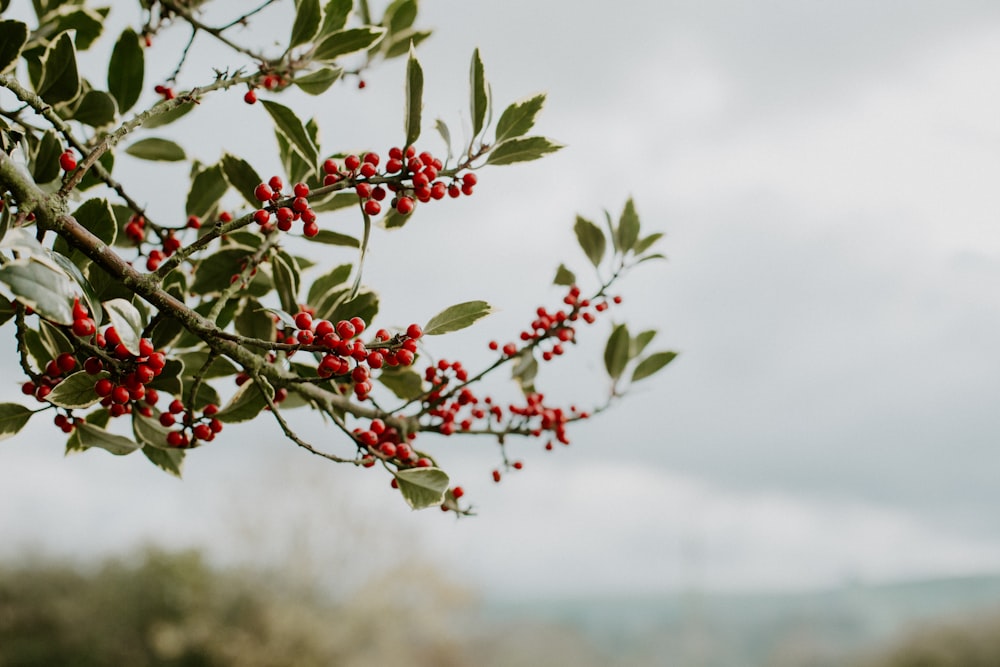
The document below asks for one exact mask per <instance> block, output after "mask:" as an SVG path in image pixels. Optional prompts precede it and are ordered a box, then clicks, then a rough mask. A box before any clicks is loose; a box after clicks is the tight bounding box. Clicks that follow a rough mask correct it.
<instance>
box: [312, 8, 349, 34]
mask: <svg viewBox="0 0 1000 667" xmlns="http://www.w3.org/2000/svg"><path fill="white" fill-rule="evenodd" d="M352 9H354V0H330V2H328V3H326V6H325V7H323V27H321V28H320V30H319V33H320V34H321V35H328V34H330V33H333V32H336V31H338V30H341V29H342V28H343V27H344V26H345V25H347V17H348V16H349V15H350V13H351V10H352Z"/></svg>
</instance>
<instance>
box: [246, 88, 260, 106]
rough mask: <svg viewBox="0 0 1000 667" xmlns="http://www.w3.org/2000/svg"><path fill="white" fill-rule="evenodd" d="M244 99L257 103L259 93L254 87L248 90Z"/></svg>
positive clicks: (250, 102)
mask: <svg viewBox="0 0 1000 667" xmlns="http://www.w3.org/2000/svg"><path fill="white" fill-rule="evenodd" d="M243 101H244V102H246V103H247V104H256V103H257V93H255V92H254V91H253V89H251V90H248V91H247V92H246V93H245V94H244V95H243Z"/></svg>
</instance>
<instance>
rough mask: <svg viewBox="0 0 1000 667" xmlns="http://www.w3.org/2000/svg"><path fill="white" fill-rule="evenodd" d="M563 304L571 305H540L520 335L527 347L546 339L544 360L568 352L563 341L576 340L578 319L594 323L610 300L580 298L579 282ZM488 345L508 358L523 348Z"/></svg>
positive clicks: (509, 344) (614, 299)
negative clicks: (554, 306) (547, 307)
mask: <svg viewBox="0 0 1000 667" xmlns="http://www.w3.org/2000/svg"><path fill="white" fill-rule="evenodd" d="M611 302H613V303H615V304H620V303H621V302H622V298H621V297H620V296H615V297H613V298H612V299H611ZM563 303H564V304H566V305H567V306H570V308H569V312H567V311H566V310H563V309H560V310H557V311H555V312H550V311H549V310H548V309H546V308H545V307H544V306H539V307H538V309H537V310H536V311H535V315H536V317H535V319H534V320H533V321H532V322H531V325H530V326H529V327H528V328H527V329H525V330H524V331H522V332H521V333H520V335H519V336H518V337H519V338H520V340H521V342H522V343H524V344H525V347H527V346H529V345H541V344H542V343H543V342H545V343H546V349H543V350H542V360H543V361H551V360H552V359H553V358H555V357H558V356H560V355H562V354H563V353H564V352H565V348H564V347H563V343H569V342H573V341H574V340H576V328H575V323H576V322H578V321H579V320H583V321H584V322H586V323H587V324H593V323H594V322H595V321H597V317H596V313H603V312H604V311H606V310H607V309H608V306H609V302H608V301H607V300H600V301H597V302H594V303H591V300H590V299H581V298H580V288H579V287H577V286H576V285H573V286H571V287H570V288H569V291H568V292H567V294H566V296H564V297H563ZM549 341H552V344H551V346H549V345H548V342H549ZM489 348H490V349H491V350H493V351H497V350H500V351H501V352H502V353H503V354H504V356H507V357H513V356H514V355H516V354H517V353H518V352H520V350H521V349H523V348H519V347H518V345H517V344H516V343H513V342H511V343H506V344H504V345H503V347H501V346H500V343H498V342H497V341H495V340H492V341H490V343H489Z"/></svg>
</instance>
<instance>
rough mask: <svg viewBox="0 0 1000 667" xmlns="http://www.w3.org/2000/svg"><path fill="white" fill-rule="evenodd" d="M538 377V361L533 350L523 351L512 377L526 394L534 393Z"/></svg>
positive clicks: (519, 354) (515, 364)
mask: <svg viewBox="0 0 1000 667" xmlns="http://www.w3.org/2000/svg"><path fill="white" fill-rule="evenodd" d="M537 375H538V360H536V359H535V355H534V354H532V353H531V350H522V351H521V352H520V353H518V357H517V361H516V362H515V363H514V367H513V368H512V369H511V371H510V377H511V379H512V380H515V381H516V382H517V383H518V385H520V387H521V389H522V390H523V391H524V392H525V393H526V394H530V393H534V384H533V383H534V381H535V377H536V376H537Z"/></svg>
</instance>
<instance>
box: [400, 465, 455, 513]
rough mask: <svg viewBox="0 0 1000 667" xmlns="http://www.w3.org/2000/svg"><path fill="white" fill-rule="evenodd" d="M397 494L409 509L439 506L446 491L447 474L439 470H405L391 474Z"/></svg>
mask: <svg viewBox="0 0 1000 667" xmlns="http://www.w3.org/2000/svg"><path fill="white" fill-rule="evenodd" d="M393 476H394V477H395V478H396V484H397V485H398V486H399V492H400V493H402V494H403V499H404V500H406V503H407V504H408V505H409V506H410V508H411V509H415V510H419V509H424V508H426V507H434V506H436V505H440V504H441V503H442V502H443V501H444V494H445V492H446V491H447V490H448V482H449V479H448V474H447V473H446V472H445V471H444V470H441V469H440V468H407V469H406V470H397V471H396V472H394V473H393Z"/></svg>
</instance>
